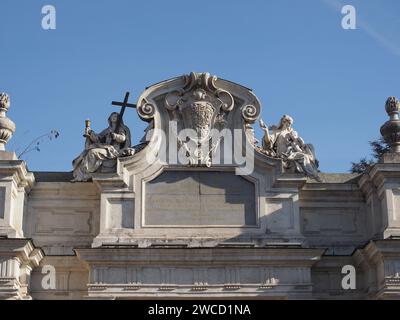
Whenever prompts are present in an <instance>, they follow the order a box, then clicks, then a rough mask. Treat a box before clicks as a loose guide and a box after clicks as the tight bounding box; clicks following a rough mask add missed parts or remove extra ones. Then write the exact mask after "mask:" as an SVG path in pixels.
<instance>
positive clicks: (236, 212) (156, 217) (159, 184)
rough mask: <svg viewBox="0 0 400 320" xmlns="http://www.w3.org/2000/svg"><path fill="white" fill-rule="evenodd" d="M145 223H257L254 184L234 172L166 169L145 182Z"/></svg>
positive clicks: (228, 224)
mask: <svg viewBox="0 0 400 320" xmlns="http://www.w3.org/2000/svg"><path fill="white" fill-rule="evenodd" d="M144 198H145V205H144V209H145V210H144V224H145V225H146V226H166V225H169V226H175V225H176V226H184V225H186V226H206V225H208V226H256V224H257V219H256V206H255V186H254V184H253V183H251V182H250V181H247V180H245V179H244V178H242V177H240V176H237V175H235V174H234V173H231V172H203V171H189V172H188V171H186V172H180V171H166V172H164V173H162V174H161V175H160V176H158V177H157V178H156V179H154V180H152V181H150V182H147V183H146V185H145V197H144Z"/></svg>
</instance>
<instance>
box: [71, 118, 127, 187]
mask: <svg viewBox="0 0 400 320" xmlns="http://www.w3.org/2000/svg"><path fill="white" fill-rule="evenodd" d="M118 117H119V115H118V113H117V112H113V113H111V115H110V116H109V118H108V128H106V129H104V130H103V131H102V132H100V133H99V134H96V133H95V132H94V131H93V130H91V129H90V128H89V127H86V128H85V134H84V137H85V138H86V142H85V150H84V151H83V152H82V153H81V154H80V155H79V156H78V157H77V158H76V159H74V160H73V162H72V165H73V167H74V169H73V175H74V180H73V181H88V180H89V179H90V178H92V174H93V173H95V172H98V171H99V170H101V171H102V172H112V171H115V164H116V163H115V161H111V162H110V161H109V160H115V159H117V158H118V157H121V156H130V155H133V154H134V153H135V149H132V148H131V133H130V130H129V128H128V127H127V126H126V125H125V124H124V123H123V121H122V119H121V124H120V125H119V126H118V132H115V131H116V129H117V123H118Z"/></svg>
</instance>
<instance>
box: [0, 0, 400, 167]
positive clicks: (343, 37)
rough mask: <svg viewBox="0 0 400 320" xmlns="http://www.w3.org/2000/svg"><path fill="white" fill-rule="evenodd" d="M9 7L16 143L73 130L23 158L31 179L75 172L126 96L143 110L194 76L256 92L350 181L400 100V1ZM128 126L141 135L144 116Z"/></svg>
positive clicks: (4, 4)
mask: <svg viewBox="0 0 400 320" xmlns="http://www.w3.org/2000/svg"><path fill="white" fill-rule="evenodd" d="M46 4H51V5H54V6H55V8H56V10H57V29H56V30H50V31H45V30H43V29H42V27H41V20H42V17H43V15H42V13H41V9H42V7H43V6H44V5H46ZM344 4H351V5H353V6H354V7H355V8H356V10H357V19H358V20H357V22H358V23H357V29H356V30H344V29H342V28H341V19H342V17H343V15H342V14H341V12H340V8H341V6H342V5H344ZM0 8H1V13H2V18H1V19H0V39H1V42H0V63H1V73H0V91H5V92H7V93H9V94H10V96H11V108H10V111H9V112H8V116H9V117H10V118H11V119H12V120H13V121H14V122H15V123H16V124H17V132H16V133H15V135H14V137H13V139H12V140H11V141H10V142H9V145H8V146H9V147H10V148H19V149H22V148H23V147H24V146H26V145H27V144H28V143H29V142H30V141H31V140H32V139H33V138H35V137H36V136H39V135H41V134H43V133H46V132H49V131H50V130H52V129H57V130H59V131H60V133H61V135H60V137H59V138H58V139H57V140H54V141H51V142H47V141H46V142H44V143H43V144H42V146H41V151H40V152H31V153H29V154H27V155H26V156H25V157H24V158H25V159H26V160H27V162H28V166H29V169H30V170H35V171H70V170H71V161H72V159H73V158H74V157H75V156H77V155H78V154H79V153H80V151H81V150H82V148H83V144H84V140H83V138H82V130H83V127H84V120H85V119H86V118H90V119H91V120H92V123H93V125H92V127H93V128H94V129H95V130H97V131H99V130H101V129H103V128H105V127H106V125H107V123H106V119H107V116H108V115H109V113H110V112H111V111H112V110H113V108H114V107H112V106H111V105H110V102H111V100H119V99H122V98H123V95H124V93H125V91H126V90H129V91H131V92H132V93H131V96H132V100H131V101H133V102H135V101H136V99H137V97H138V96H139V95H140V93H141V92H142V91H143V90H144V88H145V87H146V86H148V85H151V84H153V83H156V82H159V81H161V80H165V79H169V78H172V77H175V76H179V75H181V74H185V73H189V72H190V71H198V72H203V71H208V72H210V73H212V74H215V75H217V76H219V77H221V78H224V79H229V80H231V81H234V82H237V83H240V84H242V85H244V86H247V87H250V88H252V89H253V90H254V92H255V94H256V95H257V96H258V97H259V99H260V100H261V102H262V105H263V111H262V117H263V119H264V121H265V122H266V123H268V124H273V123H277V122H278V121H279V118H280V117H281V115H282V114H290V115H291V116H293V118H294V119H295V122H294V128H295V129H296V130H297V131H298V132H299V134H300V135H301V136H302V137H303V138H304V140H305V141H306V142H310V143H313V144H314V146H315V148H316V151H317V156H318V158H319V160H320V169H321V170H322V171H325V172H347V171H348V170H349V168H350V162H351V161H356V160H358V159H359V158H361V157H363V156H366V155H368V154H369V153H370V148H369V145H368V141H369V140H372V139H376V138H378V137H379V136H380V134H379V127H380V126H381V125H382V124H383V123H384V122H385V121H386V120H387V115H386V113H385V111H384V102H385V100H386V98H387V97H388V96H390V95H395V96H400V73H399V71H400V17H399V12H400V2H399V1H398V0H379V1H378V0H360V1H355V0H352V1H350V0H348V1H346V2H344V1H337V0H303V1H297V0H268V1H266V0H253V1H252V0H249V1H244V0H241V1H238V0H230V1H228V0H226V1H223V0H220V1H216V0H203V1H183V0H168V1H155V0H146V1H128V0H114V1H101V0H85V1H79V0H68V1H67V0H62V1H61V0H47V1H35V0H25V1H23V0H0ZM125 122H126V123H127V124H128V125H129V126H130V128H131V131H132V135H133V136H134V139H133V140H134V141H138V140H140V138H141V137H142V134H143V129H144V124H143V123H142V122H141V121H140V120H139V119H138V117H137V115H136V111H134V110H127V112H126V117H125ZM257 133H258V135H259V136H260V135H261V132H260V131H259V130H257Z"/></svg>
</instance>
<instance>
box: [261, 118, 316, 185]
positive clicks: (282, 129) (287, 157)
mask: <svg viewBox="0 0 400 320" xmlns="http://www.w3.org/2000/svg"><path fill="white" fill-rule="evenodd" d="M292 124H293V119H292V118H291V117H290V116H288V115H284V116H282V118H281V120H280V123H279V125H278V126H271V127H270V128H268V127H267V126H266V125H265V123H264V121H263V120H260V126H261V128H262V129H263V131H264V137H263V140H262V148H261V149H260V150H261V151H262V152H263V153H265V154H267V155H268V156H271V157H276V158H280V159H282V160H283V162H284V164H285V168H286V169H287V170H288V171H292V172H302V173H304V174H305V175H307V176H309V177H310V178H313V179H315V180H317V181H320V178H319V176H318V160H317V159H316V157H315V152H314V147H313V145H312V144H305V143H304V140H303V139H302V138H301V137H300V136H299V135H298V134H297V132H296V131H295V130H293V128H292ZM270 131H271V132H270Z"/></svg>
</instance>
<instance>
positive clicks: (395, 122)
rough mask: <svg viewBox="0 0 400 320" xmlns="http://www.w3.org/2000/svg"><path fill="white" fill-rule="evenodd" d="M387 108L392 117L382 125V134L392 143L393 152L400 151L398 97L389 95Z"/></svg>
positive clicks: (399, 108) (388, 142)
mask: <svg viewBox="0 0 400 320" xmlns="http://www.w3.org/2000/svg"><path fill="white" fill-rule="evenodd" d="M385 109H386V112H387V113H388V115H389V117H390V119H389V120H388V121H386V122H385V123H384V125H383V126H382V127H381V134H382V136H383V138H384V139H385V141H386V143H387V144H389V145H390V149H391V152H394V153H400V117H399V113H400V102H399V100H397V98H396V97H389V98H388V99H387V100H386V103H385Z"/></svg>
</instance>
